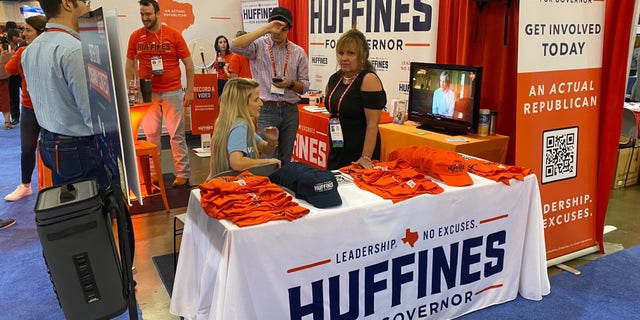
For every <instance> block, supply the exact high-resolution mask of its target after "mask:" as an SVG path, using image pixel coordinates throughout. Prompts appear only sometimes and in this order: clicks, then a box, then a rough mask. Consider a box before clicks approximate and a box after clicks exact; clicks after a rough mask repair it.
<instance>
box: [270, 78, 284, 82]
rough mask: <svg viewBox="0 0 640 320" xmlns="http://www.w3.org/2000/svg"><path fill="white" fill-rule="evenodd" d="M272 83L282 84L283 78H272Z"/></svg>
mask: <svg viewBox="0 0 640 320" xmlns="http://www.w3.org/2000/svg"><path fill="white" fill-rule="evenodd" d="M271 81H273V82H282V78H272V79H271Z"/></svg>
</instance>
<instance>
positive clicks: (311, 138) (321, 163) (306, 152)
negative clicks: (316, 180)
mask: <svg viewBox="0 0 640 320" xmlns="http://www.w3.org/2000/svg"><path fill="white" fill-rule="evenodd" d="M298 110H299V118H300V122H299V124H298V134H297V135H296V142H295V146H294V148H293V157H292V158H293V160H294V161H298V162H304V163H308V164H310V165H312V166H314V167H316V168H320V169H326V168H327V156H328V155H329V136H328V135H327V132H328V131H329V114H326V113H313V112H309V111H306V110H304V109H303V108H302V107H300V108H299V109H298Z"/></svg>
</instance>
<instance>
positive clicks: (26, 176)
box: [20, 107, 40, 184]
mask: <svg viewBox="0 0 640 320" xmlns="http://www.w3.org/2000/svg"><path fill="white" fill-rule="evenodd" d="M38 134H40V125H39V124H38V121H37V120H36V113H35V112H34V111H33V109H32V108H25V107H22V115H21V116H20V170H21V172H22V183H25V184H26V183H31V176H32V175H33V169H34V168H35V166H36V148H37V146H38Z"/></svg>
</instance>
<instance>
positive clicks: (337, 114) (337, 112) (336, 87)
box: [327, 72, 360, 117]
mask: <svg viewBox="0 0 640 320" xmlns="http://www.w3.org/2000/svg"><path fill="white" fill-rule="evenodd" d="M359 74H360V72H358V73H356V75H355V76H354V77H353V81H351V82H349V85H348V86H347V88H346V89H344V92H342V95H341V96H340V99H339V100H338V109H337V110H336V117H340V107H342V99H344V95H345V94H347V91H349V89H350V88H351V85H353V83H354V82H356V79H358V75H359ZM342 80H344V75H343V76H342V77H340V80H338V83H337V84H336V86H335V87H333V90H331V93H330V94H329V96H328V97H327V103H328V104H329V111H331V97H333V93H334V92H336V89H338V86H339V85H340V83H342Z"/></svg>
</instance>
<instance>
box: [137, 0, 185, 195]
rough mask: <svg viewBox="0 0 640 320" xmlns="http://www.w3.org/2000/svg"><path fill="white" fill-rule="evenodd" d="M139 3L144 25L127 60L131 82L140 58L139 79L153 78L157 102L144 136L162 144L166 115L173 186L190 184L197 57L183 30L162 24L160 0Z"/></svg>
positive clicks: (149, 113)
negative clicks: (189, 124)
mask: <svg viewBox="0 0 640 320" xmlns="http://www.w3.org/2000/svg"><path fill="white" fill-rule="evenodd" d="M138 3H139V4H140V19H142V24H143V25H144V27H142V28H140V29H138V30H136V31H134V32H133V33H131V36H130V37H129V45H128V48H127V62H126V63H125V72H126V78H127V83H129V81H131V80H133V79H135V72H136V70H135V68H136V65H135V58H136V57H137V58H138V64H139V66H138V76H139V78H140V79H144V78H150V79H151V82H152V85H153V105H152V106H151V107H150V108H149V111H148V112H147V115H146V116H145V117H144V119H143V120H142V128H143V129H144V135H145V136H146V137H147V140H148V141H149V142H151V143H153V144H155V145H157V146H158V147H160V133H161V132H162V118H163V117H164V121H165V123H166V125H167V130H168V131H169V137H170V138H171V153H172V154H173V164H174V166H175V168H176V180H175V181H174V182H173V186H174V187H182V186H188V185H189V174H190V169H189V150H188V149H187V141H186V140H185V133H184V108H186V107H187V106H189V105H190V104H191V102H192V101H193V75H194V70H193V59H192V58H191V52H189V47H188V46H187V43H186V42H185V41H184V38H183V37H182V35H181V34H180V32H179V31H178V30H176V29H174V28H171V27H169V26H167V25H163V24H161V23H160V20H159V19H158V12H159V11H160V6H159V5H158V2H156V0H140V1H138ZM181 60H182V63H183V64H184V69H185V71H186V75H187V89H186V92H185V93H184V94H183V93H182V82H181V75H180V61H181ZM153 170H161V169H160V168H153Z"/></svg>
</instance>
